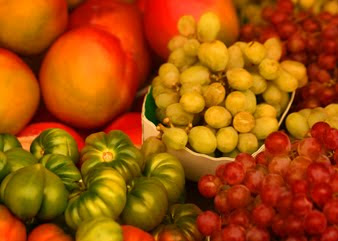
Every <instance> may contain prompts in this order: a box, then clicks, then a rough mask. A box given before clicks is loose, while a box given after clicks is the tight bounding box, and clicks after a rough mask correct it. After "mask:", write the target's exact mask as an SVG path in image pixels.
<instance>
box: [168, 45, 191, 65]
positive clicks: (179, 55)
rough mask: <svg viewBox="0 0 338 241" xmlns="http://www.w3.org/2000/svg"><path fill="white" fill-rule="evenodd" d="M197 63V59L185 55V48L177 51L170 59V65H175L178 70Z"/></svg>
mask: <svg viewBox="0 0 338 241" xmlns="http://www.w3.org/2000/svg"><path fill="white" fill-rule="evenodd" d="M194 62H196V58H195V57H193V56H189V55H187V54H185V52H184V50H183V48H178V49H175V50H174V51H173V52H171V54H170V55H169V58H168V63H172V64H174V65H175V66H176V67H177V68H178V69H181V68H183V67H185V66H190V65H192V64H193V63H194Z"/></svg>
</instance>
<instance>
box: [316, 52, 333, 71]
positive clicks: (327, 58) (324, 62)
mask: <svg viewBox="0 0 338 241" xmlns="http://www.w3.org/2000/svg"><path fill="white" fill-rule="evenodd" d="M318 65H319V66H320V67H321V68H323V69H326V70H332V69H334V68H335V67H336V66H337V59H336V56H334V55H331V54H320V55H319V58H318ZM329 75H330V74H329Z"/></svg>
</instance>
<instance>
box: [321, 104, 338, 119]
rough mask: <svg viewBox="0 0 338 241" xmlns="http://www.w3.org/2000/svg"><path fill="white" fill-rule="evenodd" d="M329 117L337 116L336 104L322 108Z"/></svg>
mask: <svg viewBox="0 0 338 241" xmlns="http://www.w3.org/2000/svg"><path fill="white" fill-rule="evenodd" d="M324 109H325V111H326V113H327V114H328V115H329V116H338V104H336V103H332V104H329V105H327V106H325V107H324Z"/></svg>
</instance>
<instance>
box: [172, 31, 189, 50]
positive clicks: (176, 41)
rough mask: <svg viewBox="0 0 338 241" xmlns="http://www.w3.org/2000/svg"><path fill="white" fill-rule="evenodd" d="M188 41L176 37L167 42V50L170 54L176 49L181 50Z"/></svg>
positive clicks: (178, 36) (179, 36) (182, 37)
mask: <svg viewBox="0 0 338 241" xmlns="http://www.w3.org/2000/svg"><path fill="white" fill-rule="evenodd" d="M187 41H188V38H186V37H184V36H181V35H176V36H174V37H173V38H172V39H170V40H169V43H168V49H169V50H170V52H173V51H175V50H176V49H180V48H183V46H184V44H185V43H186V42H187Z"/></svg>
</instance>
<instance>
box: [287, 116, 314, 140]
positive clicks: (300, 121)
mask: <svg viewBox="0 0 338 241" xmlns="http://www.w3.org/2000/svg"><path fill="white" fill-rule="evenodd" d="M285 126H286V129H287V130H288V132H289V133H290V134H291V135H292V136H293V137H295V138H297V139H303V138H304V137H305V135H306V134H307V133H308V132H309V129H310V128H309V125H308V123H307V120H306V118H305V117H304V116H302V115H301V114H299V113H297V112H293V113H291V114H289V115H288V116H287V117H286V120H285Z"/></svg>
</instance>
